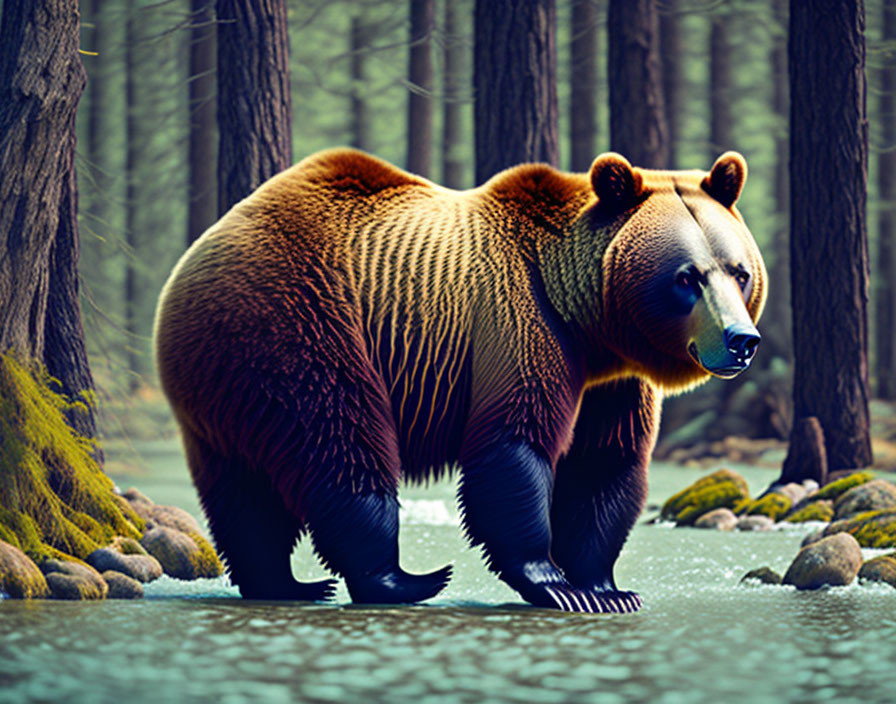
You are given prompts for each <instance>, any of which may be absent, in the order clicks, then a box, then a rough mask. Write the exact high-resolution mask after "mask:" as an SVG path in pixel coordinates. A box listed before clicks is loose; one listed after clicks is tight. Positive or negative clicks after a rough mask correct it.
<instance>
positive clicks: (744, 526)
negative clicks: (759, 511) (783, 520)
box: [735, 516, 775, 530]
mask: <svg viewBox="0 0 896 704" xmlns="http://www.w3.org/2000/svg"><path fill="white" fill-rule="evenodd" d="M774 525H775V522H774V521H773V520H772V519H771V518H769V517H768V516H741V518H740V520H739V521H738V522H737V525H736V526H735V528H737V530H771V529H772V527H773V526H774Z"/></svg>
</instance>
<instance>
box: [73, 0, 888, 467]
mask: <svg viewBox="0 0 896 704" xmlns="http://www.w3.org/2000/svg"><path fill="white" fill-rule="evenodd" d="M891 4H892V3H888V2H886V1H885V0H871V1H870V2H868V3H866V15H867V27H866V46H867V56H866V76H867V80H868V93H867V95H868V103H867V104H868V114H869V123H870V133H869V154H870V158H869V178H868V201H867V213H868V220H867V223H868V235H869V250H870V252H871V253H872V256H871V278H870V281H871V288H870V290H869V296H870V302H871V309H870V312H871V315H870V320H871V325H870V326H869V327H870V335H871V345H870V357H869V372H870V374H869V377H870V383H871V389H872V391H873V393H874V395H875V396H876V397H877V398H878V399H882V400H881V401H875V402H874V403H873V404H872V410H873V420H874V425H873V426H872V430H873V431H874V435H875V441H874V443H875V454H876V463H877V464H878V465H879V466H887V467H892V466H896V452H893V451H892V450H891V447H892V446H893V445H892V443H891V440H892V439H893V438H894V437H896V428H894V425H896V422H894V420H893V418H894V413H893V411H892V409H891V406H890V404H889V401H891V400H892V399H893V398H894V397H896V383H894V379H893V377H894V374H893V369H894V362H893V358H894V351H893V345H892V338H893V329H892V322H891V321H890V319H889V318H887V317H886V316H888V315H891V313H890V311H891V310H893V307H894V306H893V302H892V299H893V297H894V295H896V292H894V291H893V290H892V289H891V288H890V284H889V282H890V281H892V279H893V267H894V262H893V254H892V253H891V251H890V248H889V242H890V241H891V240H892V238H893V237H894V235H896V233H894V226H896V219H894V218H893V215H892V209H893V207H894V198H896V193H894V179H896V172H894V169H893V166H892V162H893V160H894V155H896V114H894V110H893V103H892V100H893V98H892V94H893V89H894V86H893V78H892V74H893V70H892V66H893V61H892V59H893V56H894V54H896V51H894V39H893V36H894V31H896V26H894V25H896V21H894V18H893V14H894V10H893V8H892V6H891ZM213 5H214V3H210V2H207V0H192V2H191V1H190V0H165V1H162V2H150V1H145V0H82V3H81V21H82V37H81V48H82V53H83V55H82V61H83V64H84V66H85V69H86V71H87V77H88V83H87V88H86V90H85V92H84V94H83V96H82V98H81V101H80V104H79V107H78V115H77V132H78V150H77V155H76V167H77V174H78V182H79V193H80V210H79V227H80V234H81V262H80V280H81V295H82V309H83V317H84V327H85V334H86V340H87V348H88V354H89V357H90V362H91V367H92V370H93V373H94V375H95V378H96V382H97V388H98V392H99V395H100V401H101V402H100V404H99V409H100V415H99V419H100V433H101V436H102V437H103V438H104V441H105V443H106V445H107V447H111V448H113V449H114V450H115V451H114V452H111V453H108V457H109V460H110V462H111V463H113V464H114V465H115V466H114V467H111V468H110V471H118V472H121V471H122V470H127V469H128V467H129V466H133V467H134V468H135V469H136V468H137V467H138V466H139V464H140V457H139V453H138V452H137V451H136V450H134V449H133V447H134V446H133V442H132V441H134V440H137V439H151V438H157V437H163V436H168V435H173V434H174V433H175V427H174V424H173V422H172V420H171V417H170V414H169V413H168V410H167V406H166V404H165V402H164V399H163V397H162V396H161V393H160V392H159V390H158V387H157V381H156V377H155V372H154V369H153V362H152V354H151V344H150V343H151V328H152V318H153V312H154V308H155V304H156V300H157V298H158V294H159V291H160V289H161V287H162V285H163V283H164V281H165V279H166V277H167V276H168V274H169V272H170V271H171V268H172V267H173V265H174V264H175V262H176V261H177V260H178V258H179V257H180V256H181V255H182V254H183V252H184V251H185V249H186V247H187V246H188V244H189V242H191V241H192V240H193V239H195V238H196V237H197V236H198V235H199V234H201V232H202V230H204V229H205V227H207V226H209V225H211V224H212V222H214V220H216V219H217V217H218V190H219V183H218V170H217V149H218V134H217V120H216V114H215V112H216V87H217V84H218V77H217V76H216V75H215V71H216V67H215V58H216V47H215V29H216V27H215V19H214V14H213V11H212V6H213ZM415 7H418V8H419V7H426V8H428V9H426V11H425V13H424V15H423V16H422V24H421V16H420V15H419V12H418V15H417V16H416V17H414V16H413V15H414V12H415V10H414V8H415ZM653 7H654V9H655V11H656V13H657V15H658V21H657V24H656V36H655V37H654V38H653V41H655V42H656V43H657V46H658V58H659V62H658V67H659V70H660V74H661V76H660V77H661V83H662V92H663V102H664V114H665V117H664V120H665V126H664V129H665V131H666V134H667V138H666V140H665V144H666V146H667V147H668V156H667V157H666V159H667V160H666V165H667V166H668V167H670V168H699V169H708V168H709V166H710V165H711V164H712V162H713V161H714V160H715V158H716V157H717V156H718V155H719V154H720V153H722V152H723V151H726V150H728V149H736V150H738V151H740V152H741V153H743V154H744V155H745V156H746V158H747V161H748V164H749V167H750V176H749V179H748V183H747V187H746V190H745V192H744V195H743V197H742V199H741V200H740V202H739V204H738V206H739V208H740V209H741V212H742V213H743V215H744V217H745V219H746V221H747V223H748V225H749V226H750V228H751V230H752V232H753V234H754V236H755V238H756V240H757V241H758V243H759V245H760V248H761V249H762V252H763V254H764V257H765V261H766V264H767V265H768V268H769V273H770V283H771V286H770V289H771V293H770V296H769V299H768V305H767V308H766V313H765V316H764V318H763V320H762V322H761V324H760V330H761V332H762V335H763V342H762V349H761V350H760V352H759V355H758V357H757V360H756V362H755V363H754V365H753V367H752V368H751V369H750V370H749V371H748V372H747V373H745V374H743V375H741V377H739V378H738V379H737V380H736V381H734V382H722V381H720V380H716V379H714V380H711V381H710V382H709V383H708V384H707V385H706V386H704V387H702V388H701V389H700V390H699V391H698V392H697V393H694V394H688V395H685V396H682V397H679V398H676V399H671V400H669V401H667V403H666V406H665V411H664V420H663V426H662V436H661V444H660V448H659V450H658V455H659V456H661V457H671V458H672V459H674V460H678V461H684V462H699V463H704V462H706V463H712V462H715V461H716V460H717V458H718V457H720V456H725V457H727V458H732V459H735V460H738V459H741V460H750V461H753V462H759V463H762V462H766V463H768V464H769V465H770V466H774V465H777V466H780V463H781V461H782V460H783V458H784V454H785V452H786V440H787V439H788V438H789V436H790V430H791V423H792V415H793V411H792V406H793V403H792V400H791V399H792V394H791V382H792V372H793V355H792V344H791V334H792V333H791V319H790V310H791V308H790V292H789V289H790V272H789V266H790V263H789V251H790V239H789V232H788V229H789V223H790V218H789V213H788V202H789V193H790V192H789V185H788V145H789V138H790V135H789V132H788V130H789V127H788V115H789V105H788V100H787V89H788V74H787V26H788V25H787V22H788V18H787V3H786V2H782V1H781V0H661V1H658V2H656V3H654V5H653ZM473 12H474V3H473V2H472V0H454V1H451V2H449V1H447V0H440V1H436V2H423V3H421V2H417V3H415V2H410V3H409V2H407V1H406V0H360V1H357V0H356V1H348V0H328V1H323V0H304V1H302V2H298V1H292V0H290V2H288V3H287V27H288V42H289V47H290V51H289V75H290V80H289V92H290V98H291V110H292V122H291V125H292V155H293V161H298V160H300V159H301V158H303V157H305V156H307V155H309V154H311V153H313V152H315V151H317V150H319V149H323V148H327V147H332V146H337V145H353V146H357V147H360V148H363V149H365V150H367V151H370V152H371V153H373V154H376V155H377V156H380V157H382V158H384V159H386V160H388V161H390V162H392V163H395V164H397V165H400V166H404V167H406V168H409V169H411V170H413V171H415V172H418V173H422V174H423V175H425V176H428V177H429V178H431V179H432V180H434V181H436V182H439V183H442V184H444V185H448V186H451V187H455V188H469V187H473V186H474V185H477V182H476V176H475V171H476V168H475V165H476V158H475V137H474V103H473V96H474V89H473V86H474V79H475V76H474V68H475V66H474V64H475V62H474V57H473V44H474V41H473V39H474V38H473V31H474V27H473ZM612 19H613V18H612V17H610V18H608V13H607V2H603V1H601V0H593V1H589V0H558V2H557V3H556V75H555V77H553V78H552V80H555V82H556V90H557V96H558V101H557V105H558V120H557V130H556V135H555V139H556V143H557V146H558V164H557V165H558V166H560V167H561V168H564V169H569V170H585V169H587V167H588V165H589V164H590V162H591V161H592V159H593V157H594V156H596V155H597V154H599V153H601V152H604V151H607V150H609V149H610V147H611V144H610V109H609V94H610V85H609V79H608V64H609V57H608V45H609V43H608V32H612V31H614V27H613V26H612ZM421 27H422V28H423V29H422V31H421ZM613 80H616V81H622V80H626V77H624V76H617V77H615V78H614V79H613ZM409 101H410V102H416V103H417V105H418V109H417V111H416V113H415V112H414V109H413V108H411V109H409ZM419 106H422V107H419ZM412 122H413V124H412ZM421 155H422V157H423V158H421ZM628 156H629V157H630V158H631V159H632V161H633V163H635V164H636V165H637V164H638V160H637V158H636V155H628ZM415 158H416V162H414V161H412V160H413V159H415ZM807 176H811V175H810V174H807ZM825 285H830V282H829V281H827V280H826V276H825V272H823V271H822V272H819V275H818V286H820V287H824V286H825ZM829 334H836V331H830V333H829Z"/></svg>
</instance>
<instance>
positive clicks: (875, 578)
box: [859, 552, 896, 587]
mask: <svg viewBox="0 0 896 704" xmlns="http://www.w3.org/2000/svg"><path fill="white" fill-rule="evenodd" d="M859 579H864V580H866V581H868V582H886V583H887V584H889V585H890V586H892V587H896V552H894V553H890V554H889V555H881V556H880V557H875V558H874V559H871V560H868V562H866V563H865V564H864V565H862V569H860V570H859Z"/></svg>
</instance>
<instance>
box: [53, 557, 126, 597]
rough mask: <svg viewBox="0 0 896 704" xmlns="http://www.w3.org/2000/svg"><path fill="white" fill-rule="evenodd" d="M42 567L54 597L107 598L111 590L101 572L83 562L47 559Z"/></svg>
mask: <svg viewBox="0 0 896 704" xmlns="http://www.w3.org/2000/svg"><path fill="white" fill-rule="evenodd" d="M40 569H41V571H42V572H43V573H44V576H45V577H46V579H47V586H48V587H49V588H50V597H51V598H52V599H105V598H106V594H107V593H108V591H109V587H108V585H107V584H106V581H105V580H104V579H103V578H102V576H101V575H100V573H99V572H97V571H96V570H95V569H93V567H90V566H89V565H85V564H83V563H81V562H64V561H62V560H45V561H44V562H43V563H42V564H41V566H40Z"/></svg>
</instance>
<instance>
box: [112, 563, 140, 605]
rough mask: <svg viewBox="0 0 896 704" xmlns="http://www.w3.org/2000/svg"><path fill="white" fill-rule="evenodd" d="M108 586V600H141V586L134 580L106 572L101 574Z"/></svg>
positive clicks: (120, 574)
mask: <svg viewBox="0 0 896 704" xmlns="http://www.w3.org/2000/svg"><path fill="white" fill-rule="evenodd" d="M102 577H103V579H104V580H105V582H106V584H108V585H109V593H108V595H107V598H108V599H142V598H143V585H142V584H140V582H138V581H137V580H136V579H132V578H131V577H128V576H127V575H126V574H122V573H121V572H116V571H115V570H106V571H105V572H103V574H102Z"/></svg>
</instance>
